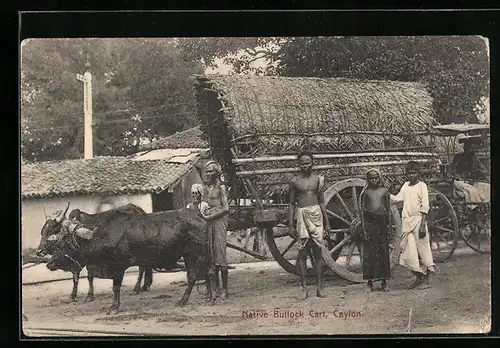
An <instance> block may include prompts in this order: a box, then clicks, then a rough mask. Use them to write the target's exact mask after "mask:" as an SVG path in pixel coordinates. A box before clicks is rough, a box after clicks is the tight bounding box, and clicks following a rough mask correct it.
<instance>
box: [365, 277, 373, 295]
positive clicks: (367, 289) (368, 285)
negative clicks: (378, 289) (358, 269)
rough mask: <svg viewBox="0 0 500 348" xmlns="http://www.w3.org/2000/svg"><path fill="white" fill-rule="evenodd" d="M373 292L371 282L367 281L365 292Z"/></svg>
mask: <svg viewBox="0 0 500 348" xmlns="http://www.w3.org/2000/svg"><path fill="white" fill-rule="evenodd" d="M372 291H373V283H372V281H371V280H369V281H368V284H367V288H366V292H372Z"/></svg>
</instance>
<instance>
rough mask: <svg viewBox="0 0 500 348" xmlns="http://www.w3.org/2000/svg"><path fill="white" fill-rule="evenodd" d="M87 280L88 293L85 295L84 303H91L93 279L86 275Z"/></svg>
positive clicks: (92, 299) (92, 298)
mask: <svg viewBox="0 0 500 348" xmlns="http://www.w3.org/2000/svg"><path fill="white" fill-rule="evenodd" d="M87 280H88V281H89V292H88V293H87V297H86V298H85V302H92V301H94V277H93V276H91V275H87Z"/></svg>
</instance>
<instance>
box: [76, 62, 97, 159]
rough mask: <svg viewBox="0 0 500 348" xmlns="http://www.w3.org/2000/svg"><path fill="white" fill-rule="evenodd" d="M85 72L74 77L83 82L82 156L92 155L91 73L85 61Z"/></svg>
mask: <svg viewBox="0 0 500 348" xmlns="http://www.w3.org/2000/svg"><path fill="white" fill-rule="evenodd" d="M85 68H86V70H87V71H86V72H85V73H84V74H83V75H80V74H77V75H76V78H77V79H78V80H79V81H82V82H83V114H84V158H85V159H89V158H93V157H94V151H93V144H92V140H93V139H92V75H91V73H90V63H89V62H88V55H87V63H85Z"/></svg>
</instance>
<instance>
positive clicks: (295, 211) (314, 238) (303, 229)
mask: <svg viewBox="0 0 500 348" xmlns="http://www.w3.org/2000/svg"><path fill="white" fill-rule="evenodd" d="M297 159H298V162H299V167H300V174H299V175H298V176H297V177H296V178H294V179H293V180H292V181H291V182H290V186H289V191H290V193H289V194H290V202H289V207H288V219H289V220H288V227H289V231H290V234H291V235H292V236H294V237H295V238H297V240H298V242H299V243H300V244H299V253H298V273H299V275H300V280H301V285H302V298H303V299H306V298H307V297H308V296H309V289H308V287H307V283H306V275H307V265H306V260H307V255H308V254H309V251H310V250H312V252H313V256H314V262H315V264H316V274H317V292H316V295H317V296H318V297H325V294H324V292H323V258H322V253H321V251H322V250H321V249H322V246H323V236H324V234H329V233H330V223H329V221H328V216H327V214H326V204H325V199H324V196H323V185H324V178H323V177H322V176H319V175H316V174H313V173H312V167H313V156H312V154H311V153H309V152H301V153H300V154H299V155H298V156H297ZM294 220H296V225H294Z"/></svg>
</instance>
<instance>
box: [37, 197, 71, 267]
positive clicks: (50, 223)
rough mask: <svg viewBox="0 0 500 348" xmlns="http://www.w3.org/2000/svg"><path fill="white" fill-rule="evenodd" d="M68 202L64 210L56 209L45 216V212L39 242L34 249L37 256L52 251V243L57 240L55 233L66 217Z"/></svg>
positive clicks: (59, 229) (58, 230)
mask: <svg viewBox="0 0 500 348" xmlns="http://www.w3.org/2000/svg"><path fill="white" fill-rule="evenodd" d="M69 204H70V202H69V201H68V205H67V206H66V209H65V210H59V211H56V212H55V213H53V214H52V215H51V216H47V214H45V223H44V225H43V227H42V231H41V238H40V244H39V245H38V248H37V250H36V254H37V255H38V256H41V257H43V256H45V255H47V254H52V253H53V252H54V244H55V242H56V241H57V234H58V233H59V232H60V231H61V223H62V221H63V220H64V219H66V213H67V212H68V209H69ZM44 213H45V210H44Z"/></svg>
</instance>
